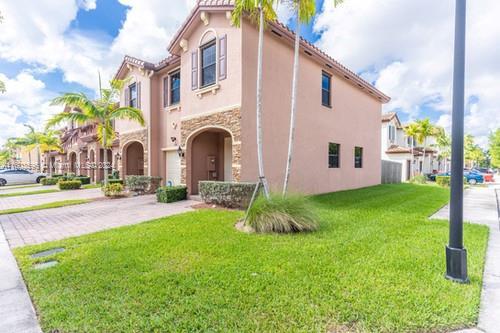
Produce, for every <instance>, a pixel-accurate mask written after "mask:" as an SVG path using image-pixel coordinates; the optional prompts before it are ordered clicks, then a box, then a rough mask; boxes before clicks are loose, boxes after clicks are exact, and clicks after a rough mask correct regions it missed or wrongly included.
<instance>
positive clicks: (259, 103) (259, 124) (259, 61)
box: [256, 0, 269, 198]
mask: <svg viewBox="0 0 500 333" xmlns="http://www.w3.org/2000/svg"><path fill="white" fill-rule="evenodd" d="M259 15H260V18H259V48H258V55H257V110H256V111H257V115H256V126H257V162H258V164H259V178H260V181H261V182H262V185H263V187H264V195H265V196H266V198H269V187H268V184H267V181H266V178H265V176H264V161H263V156H262V155H263V153H262V150H263V149H262V120H261V118H262V51H263V44H264V24H265V22H264V11H263V9H262V0H260V2H259Z"/></svg>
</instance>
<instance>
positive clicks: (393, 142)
mask: <svg viewBox="0 0 500 333" xmlns="http://www.w3.org/2000/svg"><path fill="white" fill-rule="evenodd" d="M404 128H405V125H402V124H401V121H400V120H399V117H398V115H397V113H396V112H389V113H385V114H383V115H382V135H381V138H382V160H387V161H393V162H399V163H401V165H402V173H401V175H402V179H401V181H407V180H409V179H410V178H411V176H412V174H414V175H415V174H422V173H423V174H427V173H433V172H437V171H440V170H441V169H442V167H444V163H441V161H440V160H439V158H438V153H439V152H438V150H437V148H436V138H435V137H432V136H431V137H428V138H427V142H426V149H425V159H424V147H423V145H422V144H419V143H418V142H417V141H416V140H415V139H414V138H412V137H409V136H407V135H406V134H405V131H404ZM412 144H413V154H412V149H411V147H412ZM441 171H442V170H441Z"/></svg>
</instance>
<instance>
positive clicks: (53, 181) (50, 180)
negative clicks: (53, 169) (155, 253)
mask: <svg viewBox="0 0 500 333" xmlns="http://www.w3.org/2000/svg"><path fill="white" fill-rule="evenodd" d="M58 181H59V178H58V177H48V178H43V179H42V180H41V181H40V183H42V185H45V186H47V185H57V182H58Z"/></svg>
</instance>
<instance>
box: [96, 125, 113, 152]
mask: <svg viewBox="0 0 500 333" xmlns="http://www.w3.org/2000/svg"><path fill="white" fill-rule="evenodd" d="M103 128H105V129H106V144H104V135H103V134H104V132H103ZM115 137H116V132H115V130H114V128H113V126H112V125H111V122H110V121H108V122H106V124H102V123H100V124H98V125H97V140H99V142H100V143H101V144H102V145H103V146H106V147H107V148H110V147H111V146H112V145H113V141H114V140H115Z"/></svg>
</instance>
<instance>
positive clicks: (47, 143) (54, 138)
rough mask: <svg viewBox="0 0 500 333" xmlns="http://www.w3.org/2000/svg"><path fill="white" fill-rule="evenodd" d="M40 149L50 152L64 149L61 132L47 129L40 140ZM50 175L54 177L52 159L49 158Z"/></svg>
mask: <svg viewBox="0 0 500 333" xmlns="http://www.w3.org/2000/svg"><path fill="white" fill-rule="evenodd" d="M40 141H41V142H40V150H41V152H42V153H50V152H52V151H58V152H60V151H62V148H61V140H60V138H59V132H58V131H54V130H47V132H45V133H44V134H43V136H42V138H41V140H40ZM48 168H49V175H50V176H51V177H52V168H53V165H52V159H51V158H49V165H48Z"/></svg>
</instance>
